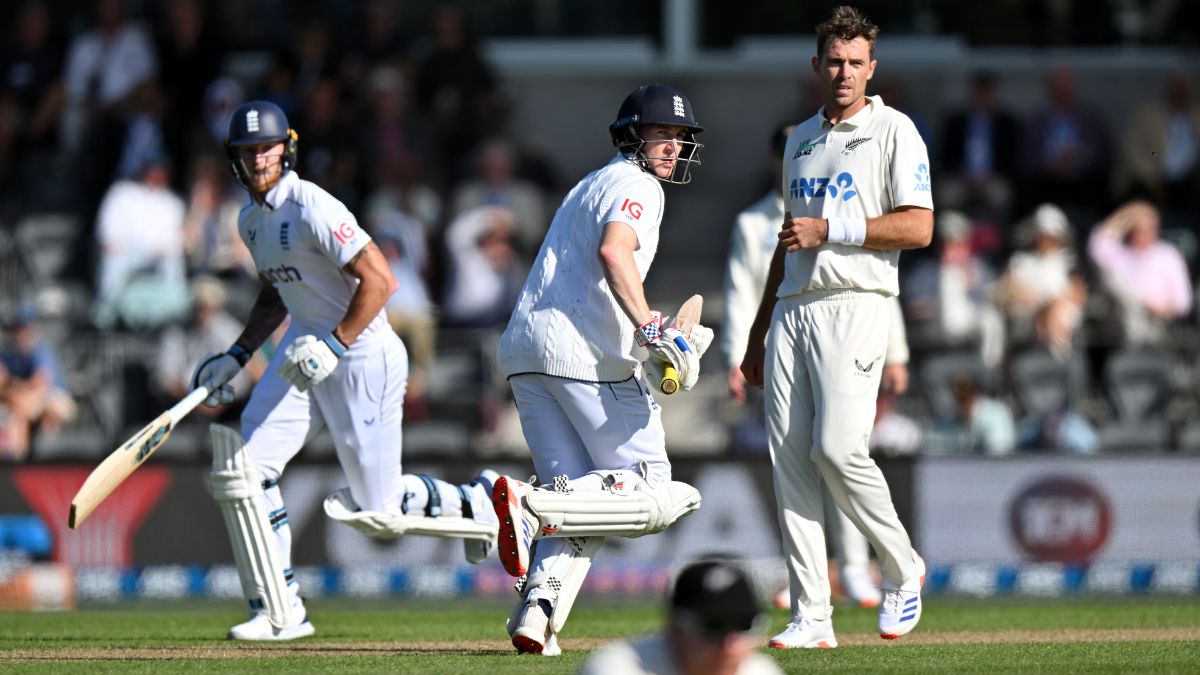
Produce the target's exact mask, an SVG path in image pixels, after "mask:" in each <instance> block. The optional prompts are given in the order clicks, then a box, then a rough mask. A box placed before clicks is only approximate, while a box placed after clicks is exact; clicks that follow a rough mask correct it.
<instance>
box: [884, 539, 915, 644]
mask: <svg viewBox="0 0 1200 675" xmlns="http://www.w3.org/2000/svg"><path fill="white" fill-rule="evenodd" d="M914 553H915V552H914ZM917 558H918V559H920V561H921V564H922V565H924V564H925V559H924V558H921V556H920V555H917ZM924 589H925V575H924V574H922V575H921V590H924ZM918 606H919V607H923V606H924V602H922V603H921V604H920V605H918ZM920 621H921V611H920V610H919V609H918V610H917V615H916V616H915V617H913V622H912V628H909V629H908V630H907V631H905V632H903V633H880V634H879V637H881V638H883V639H884V640H898V639H900V638H902V637H904V636H905V635H908V634H909V633H911V632H912V631H913V628H916V627H917V623H918V622H920Z"/></svg>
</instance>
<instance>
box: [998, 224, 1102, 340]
mask: <svg viewBox="0 0 1200 675" xmlns="http://www.w3.org/2000/svg"><path fill="white" fill-rule="evenodd" d="M1022 230H1024V232H1023V234H1024V235H1025V236H1026V237H1029V238H1031V239H1032V247H1031V248H1029V249H1028V250H1021V251H1017V252H1016V253H1014V254H1013V255H1012V257H1011V258H1009V261H1008V266H1007V268H1006V269H1005V270H1004V275H1003V276H1002V277H1001V279H1000V282H999V283H998V284H997V285H996V292H995V293H994V299H995V301H996V304H997V306H998V307H1000V308H1001V310H1002V311H1003V312H1004V314H1005V317H1006V318H1007V320H1008V324H1007V326H1008V330H1007V334H1008V335H1009V340H1010V342H1012V343H1015V344H1030V343H1033V344H1039V345H1042V346H1045V347H1046V348H1048V349H1049V350H1050V353H1051V354H1053V355H1054V356H1055V357H1056V358H1060V359H1064V358H1066V357H1067V356H1068V355H1069V353H1070V352H1071V348H1072V347H1073V346H1074V344H1075V335H1076V333H1077V331H1078V329H1079V326H1080V323H1081V319H1082V317H1083V307H1084V303H1085V302H1086V301H1087V285H1086V283H1085V282H1084V279H1083V275H1082V274H1081V273H1080V271H1079V268H1078V263H1077V261H1076V259H1075V253H1074V251H1073V250H1072V249H1071V248H1070V246H1069V244H1070V240H1071V225H1070V223H1069V222H1068V221H1067V216H1066V214H1065V213H1063V212H1062V209H1060V208H1058V207H1057V206H1055V205H1053V204H1042V205H1041V206H1038V208H1037V210H1035V211H1034V212H1033V215H1031V216H1030V217H1029V219H1028V221H1027V223H1026V224H1025V226H1024V227H1023V228H1022Z"/></svg>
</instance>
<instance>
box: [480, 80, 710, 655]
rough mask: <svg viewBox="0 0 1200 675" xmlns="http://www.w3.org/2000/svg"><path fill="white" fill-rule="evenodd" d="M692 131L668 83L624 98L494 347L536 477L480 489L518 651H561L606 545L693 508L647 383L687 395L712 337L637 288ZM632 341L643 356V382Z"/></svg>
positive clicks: (688, 108)
mask: <svg viewBox="0 0 1200 675" xmlns="http://www.w3.org/2000/svg"><path fill="white" fill-rule="evenodd" d="M700 131H703V127H702V126H700V124H699V123H698V122H697V121H696V118H695V115H694V113H693V111H692V104H691V102H690V101H688V99H687V97H685V96H684V95H683V93H682V92H680V91H679V90H678V89H675V88H674V87H671V86H668V85H663V84H651V85H645V86H642V87H639V88H638V89H636V90H634V91H633V92H632V93H630V94H629V96H627V97H626V98H625V100H624V102H623V103H622V104H621V107H620V110H619V111H618V113H617V119H616V120H615V121H614V122H613V123H612V124H611V125H610V126H609V133H610V135H611V136H612V139H613V143H614V145H616V146H617V153H616V155H615V156H614V157H613V158H612V160H611V161H610V162H609V163H608V164H607V165H606V166H604V167H602V168H600V169H598V170H596V171H593V172H592V173H590V174H588V175H587V176H586V177H584V178H583V180H581V181H579V183H578V184H577V185H576V186H575V187H574V188H573V189H572V190H571V191H570V193H568V194H567V196H566V198H565V199H564V200H563V203H562V205H561V206H560V207H559V209H558V212H557V213H556V214H555V216H554V220H553V222H552V223H551V224H550V229H549V231H548V232H547V234H546V239H545V241H544V242H543V243H542V248H541V250H540V251H539V253H538V258H537V262H536V263H535V265H534V267H533V269H532V270H531V271H530V273H529V278H528V279H527V280H526V282H525V286H524V287H523V288H522V290H521V294H520V297H519V298H518V301H517V305H516V308H515V309H514V310H513V313H512V317H511V319H510V320H509V323H508V328H507V329H506V330H505V332H504V334H503V335H502V336H501V338H500V347H499V357H500V364H501V367H502V369H503V371H504V374H505V376H506V377H508V380H509V384H510V385H511V386H512V390H513V395H514V397H515V398H516V403H517V410H518V411H519V414H520V419H521V428H522V431H523V432H524V435H525V440H526V442H527V443H528V444H529V451H530V453H531V455H532V456H533V465H534V468H535V470H536V471H537V475H538V476H539V477H541V479H542V481H543V486H541V487H536V486H534V485H531V484H526V483H523V482H521V481H518V480H515V479H513V478H511V477H509V476H501V477H500V478H499V479H497V480H496V484H495V489H494V490H493V492H492V500H493V503H494V505H495V508H496V515H497V516H498V517H499V520H500V535H499V538H498V541H497V544H498V548H499V553H500V560H501V562H502V563H503V564H504V568H505V570H507V571H508V572H509V574H512V575H513V576H516V577H522V580H520V581H518V590H519V591H520V592H521V593H522V598H521V601H520V602H519V603H518V604H517V606H516V607H515V608H514V610H513V612H512V614H511V615H510V617H509V621H508V632H509V635H510V637H511V638H512V643H513V645H514V646H515V647H516V648H517V651H518V652H520V653H540V654H543V655H547V656H549V655H554V654H557V653H559V647H558V644H557V637H556V636H557V635H558V633H559V632H560V631H561V629H562V627H563V624H564V623H565V622H566V620H567V615H568V614H569V613H570V611H571V605H572V603H573V602H574V600H575V596H576V594H577V593H578V592H579V589H580V586H581V585H582V584H583V579H584V577H585V576H586V574H587V571H588V568H589V567H590V565H591V559H592V556H593V555H595V554H596V551H597V550H598V549H599V547H600V544H601V543H602V542H603V540H604V537H605V536H607V535H615V536H623V537H639V536H642V535H645V534H653V533H655V532H660V531H662V530H663V529H665V528H667V527H668V526H670V525H671V524H672V523H673V522H675V520H677V519H678V518H680V517H681V516H684V515H686V514H688V513H690V512H692V511H694V510H696V509H697V508H699V507H700V493H699V492H697V491H696V489H695V488H693V487H692V486H690V485H688V484H686V483H681V482H678V481H672V480H671V464H670V461H669V460H668V458H667V452H666V447H665V436H664V433H663V426H662V419H661V417H660V415H661V411H660V409H659V407H658V404H657V403H656V402H655V400H654V396H653V395H652V394H651V387H652V386H657V384H658V382H659V381H660V380H661V378H662V372H663V366H664V365H671V366H674V367H675V369H676V370H677V371H678V372H679V382H680V386H681V388H682V389H683V390H685V391H686V390H688V389H691V388H692V387H693V386H694V385H695V384H696V379H697V378H698V377H699V375H700V356H701V355H702V354H703V353H704V350H705V349H706V348H707V347H708V345H709V343H710V342H711V341H712V331H711V330H709V329H707V328H705V327H704V326H699V325H697V326H695V327H693V329H692V330H691V331H690V333H689V334H688V335H684V334H682V333H680V332H679V331H678V330H675V329H674V328H672V327H670V324H669V319H667V318H665V317H661V316H660V315H659V314H658V313H655V312H651V310H650V308H649V306H648V305H647V303H646V297H645V292H644V289H643V287H642V282H643V280H644V279H645V278H646V273H647V272H648V271H649V269H650V264H651V262H653V260H654V254H655V251H656V250H657V249H658V238H659V227H660V226H661V224H662V215H663V190H662V186H661V184H660V183H661V182H671V183H681V184H682V183H687V182H688V181H689V180H690V171H691V168H692V165H693V164H699V150H700V148H701V147H702V146H701V145H700V144H699V143H697V142H696V139H695V135H696V134H697V133H699V132H700ZM635 343H636V345H640V346H641V347H644V348H645V349H646V350H647V351H648V352H649V358H648V359H647V360H646V362H645V368H646V372H647V375H646V378H645V380H643V377H642V372H641V370H642V369H641V367H640V364H639V361H640V359H639V358H637V357H635V356H633V355H632V351H633V349H634V347H635ZM642 358H645V357H642Z"/></svg>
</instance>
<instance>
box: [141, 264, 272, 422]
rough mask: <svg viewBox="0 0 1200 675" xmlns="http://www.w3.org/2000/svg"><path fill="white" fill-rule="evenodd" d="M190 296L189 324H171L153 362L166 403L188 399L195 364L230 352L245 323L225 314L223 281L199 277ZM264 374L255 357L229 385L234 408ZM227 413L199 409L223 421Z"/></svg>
mask: <svg viewBox="0 0 1200 675" xmlns="http://www.w3.org/2000/svg"><path fill="white" fill-rule="evenodd" d="M190 293H191V316H190V317H189V318H188V320H187V322H186V323H182V324H171V325H170V326H168V327H167V328H166V330H164V331H163V333H162V335H161V336H160V337H159V341H158V351H157V354H155V358H154V376H153V378H154V379H153V381H154V385H155V389H156V390H157V393H158V394H160V395H161V396H162V398H163V399H164V400H165V401H172V402H173V401H178V400H179V399H181V398H183V397H184V396H187V393H188V392H189V391H191V390H192V371H193V369H194V366H193V364H196V363H200V362H201V361H203V360H204V359H205V358H207V357H209V356H211V355H213V354H219V353H221V352H223V351H224V350H226V349H228V348H229V345H231V344H233V342H234V340H236V339H237V338H238V336H239V335H241V334H242V323H241V322H240V321H238V320H237V319H235V318H233V317H232V316H230V315H229V313H228V312H226V311H225V301H226V298H227V294H226V290H225V286H224V285H223V284H222V283H221V280H220V279H217V278H216V277H211V276H206V275H201V276H197V277H196V278H194V279H193V280H192V282H191V285H190ZM262 371H263V363H262V362H261V360H260V359H259V358H258V357H257V356H256V357H255V358H252V359H251V360H250V362H249V363H248V364H247V367H246V368H243V369H242V371H241V372H239V373H238V374H237V376H236V377H234V378H233V380H231V381H230V383H231V384H232V385H233V391H234V396H235V399H234V401H235V402H234V405H237V404H238V403H239V402H242V401H244V400H245V399H246V397H247V396H249V394H250V389H251V388H252V387H253V386H254V383H255V382H256V381H257V380H258V378H259V376H260V375H262ZM168 405H169V404H168ZM227 409H228V406H221V407H217V408H209V407H208V406H200V407H199V408H197V409H196V410H197V412H201V413H203V414H206V415H210V416H213V417H220V416H222V415H223V414H225V413H226V411H227Z"/></svg>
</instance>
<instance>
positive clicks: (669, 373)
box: [658, 295, 704, 396]
mask: <svg viewBox="0 0 1200 675" xmlns="http://www.w3.org/2000/svg"><path fill="white" fill-rule="evenodd" d="M703 309H704V296H702V295H693V296H692V297H690V298H688V299H687V301H686V302H684V303H683V304H682V305H680V307H679V311H678V312H675V318H674V319H672V320H671V325H670V326H669V327H670V328H674V329H675V330H677V331H679V332H680V333H683V334H684V335H687V334H688V333H690V332H691V331H692V326H695V325H696V324H697V323H699V322H700V312H701V310H703ZM658 389H659V391H661V392H662V393H664V394H666V395H667V396H670V395H671V394H674V393H675V392H677V391H679V373H678V372H677V371H676V370H675V367H674V366H667V367H665V368H663V378H662V382H659V383H658Z"/></svg>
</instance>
